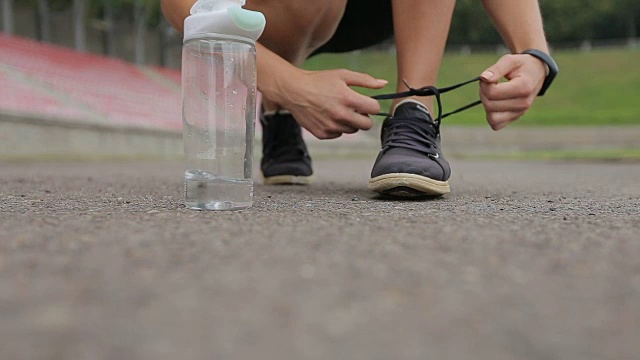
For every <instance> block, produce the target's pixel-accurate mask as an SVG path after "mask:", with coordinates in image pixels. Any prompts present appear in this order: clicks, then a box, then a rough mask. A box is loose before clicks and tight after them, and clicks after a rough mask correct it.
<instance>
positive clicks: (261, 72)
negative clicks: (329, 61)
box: [256, 43, 302, 105]
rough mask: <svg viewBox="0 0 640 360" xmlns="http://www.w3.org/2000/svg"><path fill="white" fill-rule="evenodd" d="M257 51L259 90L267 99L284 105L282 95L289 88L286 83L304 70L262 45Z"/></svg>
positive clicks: (259, 45) (257, 46)
mask: <svg viewBox="0 0 640 360" xmlns="http://www.w3.org/2000/svg"><path fill="white" fill-rule="evenodd" d="M256 50H257V59H256V61H257V71H258V84H257V87H258V90H260V92H261V93H262V95H263V96H264V97H265V99H267V100H269V101H270V102H273V103H276V104H279V105H282V104H283V101H284V100H285V99H283V95H282V94H283V91H284V90H283V88H285V87H286V86H287V84H286V82H287V81H290V80H291V79H292V78H293V77H295V75H296V74H298V73H299V72H301V71H302V70H301V69H300V68H298V67H296V66H295V65H293V64H291V63H289V62H288V61H286V60H285V59H283V58H282V57H280V56H279V55H278V54H276V53H274V52H273V51H271V50H269V49H268V48H266V47H265V46H264V45H262V44H260V43H256Z"/></svg>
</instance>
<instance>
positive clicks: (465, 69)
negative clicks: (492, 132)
mask: <svg viewBox="0 0 640 360" xmlns="http://www.w3.org/2000/svg"><path fill="white" fill-rule="evenodd" d="M498 57H499V56H498V55H496V54H473V55H460V54H447V55H446V57H445V60H444V62H443V64H442V68H441V71H440V80H439V83H438V86H447V85H450V84H454V83H458V82H461V81H464V80H467V79H470V78H473V77H475V76H477V75H479V74H480V73H481V72H482V71H483V70H484V69H485V68H487V67H488V66H490V65H491V64H493V63H494V62H495V61H496V60H497V59H498ZM554 58H555V59H556V61H557V62H558V65H559V66H560V74H559V75H558V77H557V78H556V81H555V82H554V84H553V86H552V87H551V89H550V90H549V92H548V93H547V95H545V96H544V97H542V98H539V99H538V100H537V101H536V103H535V104H534V106H533V108H532V109H531V110H530V111H529V112H528V113H527V114H526V115H525V116H524V117H523V118H522V119H521V120H520V121H518V122H517V124H516V126H568V125H578V126H583V125H584V126H601V125H640V51H631V50H606V51H593V52H590V53H583V52H567V51H557V52H555V53H554ZM305 68H306V69H310V70H320V69H335V68H347V69H351V70H354V71H361V72H366V73H369V74H371V75H373V76H375V77H379V78H383V79H387V80H389V82H390V84H389V85H388V86H387V87H386V88H384V89H382V90H377V91H370V90H362V92H363V93H364V94H367V95H373V94H376V93H382V92H385V93H386V92H393V91H395V86H396V62H395V55H394V54H393V53H387V52H360V53H349V54H337V55H333V54H332V55H328V54H324V55H320V56H317V57H314V58H312V59H310V60H309V61H308V62H307V63H306V64H305ZM411 85H412V86H414V87H420V86H424V85H428V84H411ZM477 98H478V87H477V85H468V86H467V87H465V88H463V89H460V90H456V91H454V92H452V93H447V94H445V95H443V101H444V107H445V109H444V110H445V111H450V110H453V109H455V108H457V107H459V106H462V105H465V104H467V103H469V102H471V101H474V100H476V99H477ZM388 104H389V102H383V106H384V107H387V106H388ZM445 121H447V122H448V123H451V124H462V125H476V126H481V125H485V120H484V112H483V111H482V109H481V108H476V109H471V110H467V111H465V112H463V113H460V114H457V115H454V116H452V117H451V118H448V119H447V120H445Z"/></svg>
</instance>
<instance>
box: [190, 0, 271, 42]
mask: <svg viewBox="0 0 640 360" xmlns="http://www.w3.org/2000/svg"><path fill="white" fill-rule="evenodd" d="M244 4H245V0H198V1H196V3H195V4H193V6H192V7H191V15H189V16H187V18H186V19H185V20H184V41H187V40H191V39H194V38H199V37H204V36H205V35H206V34H215V35H218V36H222V37H227V38H231V39H233V38H239V39H238V40H244V41H249V42H252V43H253V42H255V41H256V40H257V39H258V38H259V37H260V35H262V31H263V30H264V26H265V24H266V19H265V17H264V15H263V14H262V13H261V12H258V11H251V10H246V9H243V8H242V6H243V5H244Z"/></svg>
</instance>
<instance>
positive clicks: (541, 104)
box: [0, 0, 640, 158]
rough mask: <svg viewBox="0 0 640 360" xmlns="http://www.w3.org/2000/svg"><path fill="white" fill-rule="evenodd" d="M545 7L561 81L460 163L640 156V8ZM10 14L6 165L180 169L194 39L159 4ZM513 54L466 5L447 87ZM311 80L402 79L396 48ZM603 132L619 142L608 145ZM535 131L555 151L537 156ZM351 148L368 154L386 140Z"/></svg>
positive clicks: (458, 122)
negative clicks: (532, 154)
mask: <svg viewBox="0 0 640 360" xmlns="http://www.w3.org/2000/svg"><path fill="white" fill-rule="evenodd" d="M540 2H541V7H542V11H543V15H544V18H545V27H546V31H547V34H548V39H549V41H550V43H551V46H552V48H553V50H554V56H555V57H556V58H557V61H558V63H559V65H560V68H561V75H560V76H559V77H558V79H557V82H556V83H555V84H554V86H553V88H552V90H551V91H550V92H549V95H548V96H546V97H545V98H544V99H543V100H541V101H538V102H537V103H536V105H535V106H534V109H532V111H530V112H529V113H528V114H527V115H526V116H525V117H524V119H523V121H520V122H518V123H517V124H516V126H513V128H512V129H508V131H505V133H506V134H507V135H503V134H501V133H502V132H501V133H500V135H492V133H491V132H490V131H488V127H487V126H486V123H485V121H484V114H483V112H482V110H481V109H474V110H471V111H468V112H465V113H462V114H459V115H456V116H455V117H453V118H450V119H448V120H447V128H448V129H450V130H448V131H449V132H450V133H452V134H453V135H452V136H450V138H452V140H451V145H450V147H451V149H452V150H451V151H450V152H453V153H455V154H459V155H464V154H468V153H469V152H474V153H483V152H488V153H500V154H504V153H507V152H509V153H512V152H522V151H534V150H535V151H548V150H552V151H556V152H564V155H562V156H570V157H571V156H575V155H576V154H579V155H580V156H589V155H588V154H590V152H591V153H595V154H596V155H595V156H602V155H601V154H603V153H607V154H614V155H615V156H639V155H638V151H637V150H636V149H637V148H638V147H640V145H638V143H637V141H636V140H635V139H636V138H637V136H638V134H639V133H638V132H636V131H637V129H636V126H637V125H638V124H640V107H639V106H638V105H637V100H636V99H637V98H638V96H640V66H638V64H640V39H639V38H638V31H639V29H640V0H599V1H596V0H541V1H540ZM0 11H1V16H0V20H1V21H2V27H1V30H2V35H1V36H0V88H1V89H0V157H2V158H22V157H33V156H37V157H39V158H46V157H51V158H58V157H61V156H62V157H66V156H78V157H91V158H94V157H103V156H104V157H120V156H124V157H131V156H134V157H135V156H137V157H145V156H154V157H155V156H161V157H166V156H170V157H176V156H179V154H180V151H181V150H180V149H181V143H180V141H181V139H180V136H179V135H180V134H179V133H180V129H181V118H180V73H179V68H180V57H181V38H180V35H179V34H177V33H176V32H175V31H174V30H173V29H172V28H171V27H170V26H169V25H168V24H167V22H166V21H165V20H164V18H163V16H162V13H161V10H160V1H159V0H21V1H16V0H0ZM507 51H508V50H507V49H506V48H505V47H504V46H503V45H502V42H501V39H500V36H499V34H498V33H497V32H496V31H495V29H494V27H493V25H492V23H491V21H490V19H489V18H488V17H487V15H486V14H485V13H484V11H483V9H482V5H481V2H480V1H476V0H459V1H458V2H457V5H456V11H455V14H454V20H453V25H452V28H451V33H450V37H449V42H448V48H447V58H446V59H445V62H444V64H443V67H442V71H441V77H440V83H439V84H438V85H440V86H444V85H448V84H451V83H455V82H459V81H463V80H466V79H468V78H472V77H474V76H476V75H477V74H479V73H480V72H481V71H482V70H483V69H484V68H486V67H487V66H489V65H490V64H492V63H493V62H494V61H495V60H496V59H497V57H498V56H499V55H501V54H504V53H506V52H507ZM305 67H306V68H308V69H327V68H336V67H345V68H350V69H352V70H357V71H363V72H367V73H370V74H372V75H374V76H377V77H381V78H386V79H389V80H390V84H389V86H388V87H387V88H386V89H383V90H382V91H383V92H389V91H393V89H394V88H395V83H396V82H395V81H396V79H395V57H394V45H393V41H392V40H390V41H389V42H387V43H383V44H380V45H378V46H376V47H374V48H371V49H368V50H365V51H356V52H351V53H347V54H334V55H321V56H317V57H314V58H312V59H311V60H310V61H308V62H307V64H305ZM422 85H426V84H415V85H414V86H422ZM365 93H367V94H371V95H372V94H374V93H375V92H366V91H365ZM476 98H477V89H476V88H475V87H473V86H471V87H469V88H468V89H464V90H461V91H458V92H455V93H452V94H447V95H446V97H445V99H444V100H445V107H447V109H453V108H455V107H457V106H461V105H463V104H465V103H468V102H470V101H473V100H475V99H476ZM445 110H446V109H445ZM550 126H552V127H556V128H558V129H556V130H554V132H558V135H557V136H558V140H557V141H552V140H549V139H548V138H549V134H548V130H544V128H546V127H550ZM560 127H562V129H560ZM565 127H569V128H567V129H565ZM574 127H577V129H576V128H574ZM601 127H608V129H609V128H610V129H609V130H610V131H611V132H612V133H616V134H618V133H619V135H615V136H613V135H612V136H611V137H610V138H611V139H615V141H614V140H611V141H609V142H607V143H603V141H604V140H603V139H601V136H599V134H601V131H598V130H597V129H598V128H601ZM521 128H528V130H526V131H525V130H522V129H521ZM534 128H535V129H543V132H542V133H541V134H542V135H540V136H541V137H542V138H543V140H544V141H542V142H541V143H540V142H537V143H536V144H528V143H527V142H526V141H524V140H528V139H531V138H533V137H532V136H531V134H532V133H535V132H536V131H537V130H535V129H534ZM563 131H566V133H564V132H563ZM16 134H20V136H16ZM258 136H259V133H258ZM551 137H553V136H551ZM346 138H347V140H349V141H351V143H353V144H357V146H356V147H358V148H361V147H362V146H363V145H362V144H361V143H368V142H369V141H370V140H371V139H376V138H377V134H375V131H373V132H369V133H364V134H358V135H355V136H351V137H349V136H347V137H346ZM79 139H80V140H79ZM572 139H573V140H572ZM349 141H347V144H349ZM469 143H474V144H475V147H474V148H469V147H468V146H469ZM603 145H604V146H605V147H606V148H607V149H608V150H606V151H604V152H603V151H602V146H603ZM371 147H372V148H373V147H375V146H373V145H372V146H371ZM592 150H595V151H592ZM612 156H613V155H612Z"/></svg>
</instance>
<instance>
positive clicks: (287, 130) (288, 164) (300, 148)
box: [260, 111, 313, 185]
mask: <svg viewBox="0 0 640 360" xmlns="http://www.w3.org/2000/svg"><path fill="white" fill-rule="evenodd" d="M260 123H261V124H262V161H261V162H260V168H261V170H262V175H263V176H264V183H265V184H266V185H276V184H281V185H305V184H309V183H310V182H311V175H313V170H312V168H311V157H310V156H309V152H308V151H307V146H306V145H305V143H304V140H303V139H302V129H301V128H300V125H298V122H297V121H296V120H295V119H294V118H293V116H291V114H290V113H289V112H284V111H278V112H276V113H273V114H268V115H265V114H264V113H263V114H262V116H260Z"/></svg>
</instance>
